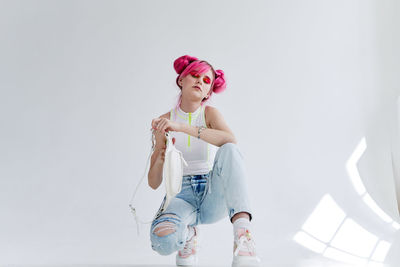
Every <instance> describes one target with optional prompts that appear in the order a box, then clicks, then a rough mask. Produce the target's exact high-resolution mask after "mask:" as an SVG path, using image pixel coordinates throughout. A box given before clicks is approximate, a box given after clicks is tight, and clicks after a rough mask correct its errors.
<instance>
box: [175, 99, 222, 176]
mask: <svg viewBox="0 0 400 267" xmlns="http://www.w3.org/2000/svg"><path fill="white" fill-rule="evenodd" d="M204 111H205V106H200V107H199V108H198V109H197V110H196V111H195V112H192V113H191V112H189V113H186V112H184V111H183V110H182V109H181V108H180V106H178V107H177V108H174V109H172V110H171V112H170V120H172V121H176V122H180V123H185V124H188V125H193V126H196V127H199V126H204V127H206V128H208V127H207V125H206V119H205V112H204ZM170 134H171V136H172V137H175V147H176V148H177V149H178V150H179V151H181V152H182V154H183V158H184V159H185V160H186V162H187V164H188V166H184V167H183V175H184V176H185V175H199V174H206V173H208V172H210V171H211V170H212V168H213V164H214V158H215V155H216V153H217V150H218V147H217V146H214V145H212V144H210V143H207V142H205V141H203V140H201V139H198V138H197V137H193V136H190V135H188V134H186V133H183V132H170Z"/></svg>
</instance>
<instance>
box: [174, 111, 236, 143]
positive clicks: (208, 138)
mask: <svg viewBox="0 0 400 267" xmlns="http://www.w3.org/2000/svg"><path fill="white" fill-rule="evenodd" d="M206 117H207V121H208V124H209V128H205V129H203V130H202V131H201V134H200V139H201V140H203V141H205V142H207V143H210V144H213V145H215V146H218V147H220V146H222V145H223V144H226V143H234V144H236V143H237V142H236V138H235V135H234V134H233V132H232V131H231V129H229V127H228V125H227V124H226V122H225V120H224V118H223V117H222V114H221V113H220V112H219V111H218V110H217V109H216V108H214V107H211V106H207V113H206ZM198 130H199V127H197V126H193V125H188V124H181V125H180V132H184V133H186V134H188V135H191V136H193V137H196V138H197V135H198V134H197V133H198Z"/></svg>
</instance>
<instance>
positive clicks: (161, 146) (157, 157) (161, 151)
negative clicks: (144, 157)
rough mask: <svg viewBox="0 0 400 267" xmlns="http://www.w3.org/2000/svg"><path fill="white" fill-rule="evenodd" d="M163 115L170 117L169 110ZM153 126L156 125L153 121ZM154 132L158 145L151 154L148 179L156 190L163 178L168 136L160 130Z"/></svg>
mask: <svg viewBox="0 0 400 267" xmlns="http://www.w3.org/2000/svg"><path fill="white" fill-rule="evenodd" d="M162 117H165V118H168V117H169V112H168V113H166V114H164V115H162V116H160V118H162ZM153 121H154V120H153ZM152 127H154V125H153V122H152ZM154 134H155V137H156V145H155V147H154V152H153V155H151V163H150V169H149V173H148V175H147V179H148V183H149V186H150V187H151V188H153V189H154V190H156V189H157V188H158V187H159V186H160V184H161V182H162V179H163V177H162V171H163V167H164V160H165V149H166V141H167V138H166V137H165V134H164V133H159V132H158V131H154Z"/></svg>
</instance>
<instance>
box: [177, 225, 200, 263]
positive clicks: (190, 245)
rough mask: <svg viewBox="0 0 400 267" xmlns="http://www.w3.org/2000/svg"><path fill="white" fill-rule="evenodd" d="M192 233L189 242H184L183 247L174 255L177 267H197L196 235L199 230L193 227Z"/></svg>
mask: <svg viewBox="0 0 400 267" xmlns="http://www.w3.org/2000/svg"><path fill="white" fill-rule="evenodd" d="M193 231H194V234H193V236H192V237H191V238H190V239H189V240H186V244H185V247H184V248H183V249H181V250H179V251H178V253H177V254H176V265H177V266H194V265H197V235H198V231H199V230H198V229H197V227H196V226H193Z"/></svg>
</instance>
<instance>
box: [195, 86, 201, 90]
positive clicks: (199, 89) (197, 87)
mask: <svg viewBox="0 0 400 267" xmlns="http://www.w3.org/2000/svg"><path fill="white" fill-rule="evenodd" d="M193 87H194V88H196V89H199V90H200V91H201V89H200V87H198V86H197V85H195V86H193Z"/></svg>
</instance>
